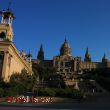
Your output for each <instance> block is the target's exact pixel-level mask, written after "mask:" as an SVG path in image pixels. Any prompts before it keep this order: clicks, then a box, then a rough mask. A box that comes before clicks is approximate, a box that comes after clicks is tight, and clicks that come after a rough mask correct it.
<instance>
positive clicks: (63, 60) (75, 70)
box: [33, 39, 110, 85]
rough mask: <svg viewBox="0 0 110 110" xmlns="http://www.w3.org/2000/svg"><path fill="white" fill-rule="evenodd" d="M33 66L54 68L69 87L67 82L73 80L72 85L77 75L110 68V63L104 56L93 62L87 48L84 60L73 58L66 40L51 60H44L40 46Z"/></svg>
mask: <svg viewBox="0 0 110 110" xmlns="http://www.w3.org/2000/svg"><path fill="white" fill-rule="evenodd" d="M35 64H36V65H39V66H41V67H43V68H56V70H57V74H60V75H62V77H63V79H64V81H65V83H66V84H67V85H71V84H68V83H69V80H73V82H72V84H73V83H74V81H75V79H77V76H78V74H82V73H83V71H90V70H92V69H97V68H99V69H100V68H110V61H109V60H108V59H107V57H106V55H105V54H104V56H103V58H102V61H101V62H93V61H92V60H91V55H90V52H89V49H88V48H87V49H86V53H85V58H84V60H82V59H81V57H74V56H73V55H72V49H71V47H70V45H69V43H68V41H67V40H66V39H65V41H64V43H63V44H62V46H61V48H60V55H58V56H54V57H53V59H52V60H45V58H44V50H43V46H42V45H41V47H40V50H39V52H38V56H37V59H34V60H33V65H35ZM70 82H71V81H70Z"/></svg>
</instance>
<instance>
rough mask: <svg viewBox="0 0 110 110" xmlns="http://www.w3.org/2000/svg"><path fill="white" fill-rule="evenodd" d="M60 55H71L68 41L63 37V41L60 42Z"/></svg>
mask: <svg viewBox="0 0 110 110" xmlns="http://www.w3.org/2000/svg"><path fill="white" fill-rule="evenodd" d="M60 55H61V56H62V55H68V56H72V53H71V47H70V45H69V43H68V42H67V40H66V39H65V41H64V43H63V44H62V46H61V48H60Z"/></svg>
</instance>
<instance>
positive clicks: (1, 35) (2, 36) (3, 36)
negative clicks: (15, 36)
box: [0, 32, 6, 40]
mask: <svg viewBox="0 0 110 110" xmlns="http://www.w3.org/2000/svg"><path fill="white" fill-rule="evenodd" d="M5 38H6V35H5V33H4V32H1V33H0V40H4V39H5Z"/></svg>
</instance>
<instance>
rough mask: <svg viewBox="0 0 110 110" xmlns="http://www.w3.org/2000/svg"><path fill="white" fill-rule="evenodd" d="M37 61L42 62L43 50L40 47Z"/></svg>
mask: <svg viewBox="0 0 110 110" xmlns="http://www.w3.org/2000/svg"><path fill="white" fill-rule="evenodd" d="M37 59H38V60H44V50H43V46H42V45H41V46H40V50H39V51H38V55H37Z"/></svg>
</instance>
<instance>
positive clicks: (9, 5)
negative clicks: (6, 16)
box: [8, 1, 11, 11]
mask: <svg viewBox="0 0 110 110" xmlns="http://www.w3.org/2000/svg"><path fill="white" fill-rule="evenodd" d="M10 7H11V1H9V2H8V11H9V10H10Z"/></svg>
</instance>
